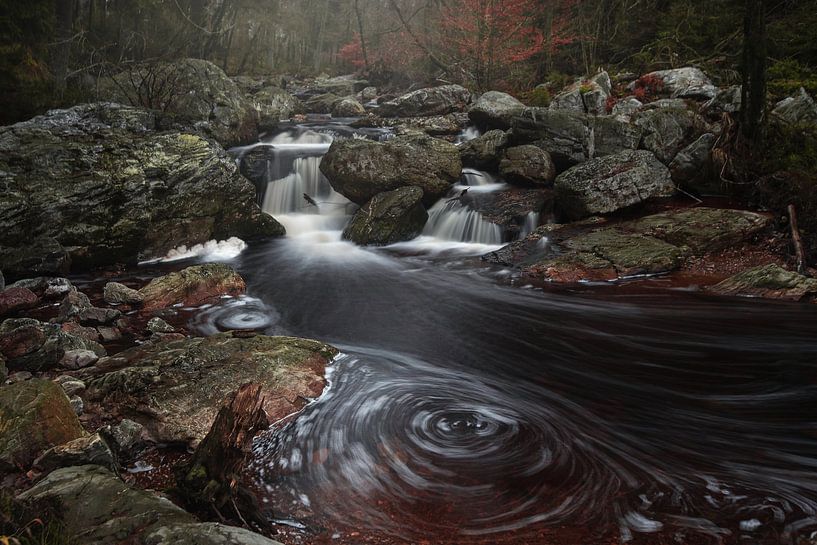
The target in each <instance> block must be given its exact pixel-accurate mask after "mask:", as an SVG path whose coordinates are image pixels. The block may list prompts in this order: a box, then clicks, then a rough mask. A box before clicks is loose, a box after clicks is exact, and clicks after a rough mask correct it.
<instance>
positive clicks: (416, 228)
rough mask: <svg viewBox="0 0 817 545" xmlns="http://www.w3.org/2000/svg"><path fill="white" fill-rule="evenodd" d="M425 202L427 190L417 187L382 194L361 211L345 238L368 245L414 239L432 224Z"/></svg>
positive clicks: (349, 226)
mask: <svg viewBox="0 0 817 545" xmlns="http://www.w3.org/2000/svg"><path fill="white" fill-rule="evenodd" d="M422 200H423V190H422V189H420V188H419V187H416V186H411V187H401V188H399V189H395V190H394V191H387V192H385V193H378V194H377V195H375V196H374V197H373V198H372V200H370V201H369V202H367V203H366V204H365V205H363V207H362V208H361V209H360V210H358V211H357V213H356V214H355V215H354V217H353V218H352V220H351V221H350V222H349V225H347V226H346V229H344V231H343V238H345V239H347V240H351V241H353V242H355V243H356V244H361V245H364V246H365V245H384V244H393V243H395V242H402V241H404V240H411V239H412V238H414V237H416V236H417V235H419V234H420V233H421V232H422V231H423V227H424V226H425V224H426V222H427V221H428V212H426V209H425V207H424V206H423V203H422Z"/></svg>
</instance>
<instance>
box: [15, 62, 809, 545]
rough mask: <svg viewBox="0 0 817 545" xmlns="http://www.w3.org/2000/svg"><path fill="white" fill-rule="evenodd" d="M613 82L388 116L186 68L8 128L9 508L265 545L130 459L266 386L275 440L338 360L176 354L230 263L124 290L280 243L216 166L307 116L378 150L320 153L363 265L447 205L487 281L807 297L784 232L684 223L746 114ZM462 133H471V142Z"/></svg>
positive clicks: (725, 209)
mask: <svg viewBox="0 0 817 545" xmlns="http://www.w3.org/2000/svg"><path fill="white" fill-rule="evenodd" d="M156 78H159V79H163V80H166V81H172V82H176V83H178V85H179V86H180V87H179V89H180V90H179V93H178V94H176V93H174V94H173V95H172V96H171V95H168V96H164V97H163V96H157V97H154V98H156V99H157V100H158V102H151V103H150V104H144V103H142V104H134V102H138V101H136V98H139V97H134V95H133V94H132V93H133V91H134V89H132V88H131V87H130V86H132V85H136V86H137V89H141V88H142V87H140V84H139V82H140V81H155V79H156ZM614 80H615V78H610V76H609V75H608V74H606V73H604V72H601V73H599V74H597V75H595V76H593V77H591V78H588V79H585V80H582V81H579V82H576V84H573V85H570V86H569V87H568V88H566V89H565V90H564V91H563V92H562V93H560V94H558V95H557V96H556V97H555V98H554V100H553V101H552V103H551V104H550V106H549V107H541V106H538V107H531V106H527V105H525V104H523V103H522V102H520V101H519V100H517V99H515V98H514V97H512V96H510V95H507V94H505V93H500V92H497V91H490V92H487V93H484V94H482V95H481V96H473V95H472V94H471V92H470V91H469V90H467V89H465V88H463V87H460V86H458V85H444V86H439V87H431V88H425V89H420V90H415V91H412V92H410V93H406V94H403V95H385V94H381V93H380V92H379V91H378V90H377V89H375V88H373V87H371V86H369V85H368V83H367V82H365V81H362V80H358V79H356V78H352V77H341V78H320V79H317V80H312V81H286V80H283V81H273V80H256V79H250V78H234V79H232V80H231V79H229V78H227V76H226V75H224V74H223V72H221V71H220V70H219V69H218V68H217V67H215V66H213V65H211V64H209V63H205V62H204V61H195V60H189V61H182V62H180V63H170V64H160V65H157V66H154V67H150V68H147V67H139V68H135V69H134V70H132V71H131V73H129V74H122V75H120V76H115V77H113V78H111V79H110V80H106V81H105V82H101V83H102V84H101V85H100V94H101V96H100V100H104V101H101V102H97V103H93V104H82V105H78V106H75V107H73V108H69V109H66V110H56V111H52V112H49V113H47V114H46V115H43V116H39V117H36V118H34V119H32V120H30V121H26V122H23V123H18V124H16V125H12V126H8V127H2V128H0V188H2V189H3V191H2V193H0V271H2V272H0V378H1V379H2V382H3V383H4V384H3V385H2V386H0V429H2V430H3V435H2V438H0V466H1V467H2V470H3V475H4V477H3V485H4V487H5V488H6V489H7V490H11V492H8V495H9V498H11V497H12V496H14V499H9V502H10V505H13V506H15V507H14V509H18V507H19V509H21V511H19V512H30V510H31V509H32V506H38V505H44V504H45V503H48V504H49V505H52V506H54V505H56V508H55V509H54V510H53V511H51V510H49V511H47V513H50V514H52V515H53V517H52V518H53V519H54V524H56V525H58V526H59V528H60V529H61V530H60V531H63V532H65V534H66V535H68V536H70V537H72V538H74V539H78V540H81V541H82V542H89V543H100V544H102V543H110V542H111V540H113V539H124V538H127V539H129V540H130V541H133V542H134V543H144V544H146V545H147V544H153V543H171V542H172V543H213V544H216V543H225V544H226V543H246V544H265V543H274V542H271V541H269V540H268V539H267V538H264V537H262V536H260V535H257V534H253V533H251V532H249V531H247V530H244V529H238V528H235V527H231V526H225V525H223V524H220V523H216V522H200V521H199V520H197V519H196V518H195V517H194V516H193V515H192V514H190V513H187V512H185V511H184V510H183V509H181V508H180V507H178V506H176V505H174V504H173V503H171V502H170V501H168V499H167V498H165V497H164V496H162V495H159V494H157V493H154V492H150V491H146V490H139V489H138V487H135V486H132V483H134V482H137V483H141V484H142V485H146V486H152V487H167V486H172V484H173V476H172V474H171V473H170V472H169V471H168V467H169V466H170V463H165V465H164V467H162V468H161V469H162V470H164V471H165V473H164V474H163V475H161V476H160V477H159V478H156V479H154V480H150V479H145V480H141V481H140V478H139V474H140V473H141V472H142V469H144V467H145V466H144V464H145V463H147V462H145V460H151V459H153V460H156V459H159V458H161V457H163V456H164V454H157V453H161V452H165V451H163V450H160V449H159V447H160V446H161V447H163V448H164V447H167V446H173V447H177V448H176V450H174V451H172V452H174V453H175V454H174V455H169V454H168V457H169V458H171V459H173V460H174V461H178V459H177V458H173V456H179V457H181V458H184V457H185V456H186V454H185V453H186V449H187V448H188V447H190V448H192V447H195V446H196V445H197V444H198V443H199V442H201V441H202V439H203V438H204V437H205V436H206V434H207V433H208V431H209V430H210V429H211V426H212V424H213V421H214V420H215V418H216V414H217V413H218V412H219V410H220V408H222V407H223V406H224V404H225V402H226V401H228V400H229V399H231V395H232V394H233V392H235V391H236V389H237V388H238V387H239V386H241V385H242V384H246V383H252V384H255V385H258V386H260V391H261V395H262V397H263V402H262V403H261V405H262V408H263V410H264V412H265V413H266V417H267V418H268V420H269V421H270V422H278V421H281V420H282V419H285V418H286V417H288V416H289V415H292V414H295V413H297V412H298V411H299V410H300V409H302V408H303V407H304V405H305V404H306V403H307V402H308V400H310V399H314V398H316V397H318V396H319V395H320V394H321V392H322V391H323V388H324V386H325V376H324V370H325V367H326V366H327V365H328V364H329V363H330V362H331V361H332V359H333V358H334V357H335V356H336V355H337V353H338V352H337V350H336V349H334V348H333V347H331V346H329V345H326V344H323V343H322V342H320V341H314V340H306V339H297V338H292V337H269V336H265V335H260V334H256V333H255V332H254V331H232V332H224V333H219V334H215V335H212V336H209V337H193V336H190V335H189V334H187V332H186V331H184V329H183V325H184V324H183V323H180V322H175V321H174V318H173V317H174V313H175V311H174V310H173V309H175V308H178V307H198V306H200V305H205V304H210V303H212V302H214V301H215V300H217V299H218V298H222V297H236V296H239V295H241V294H242V293H243V292H244V290H245V289H246V285H245V282H244V279H243V278H241V276H240V275H239V274H238V273H236V272H235V271H234V270H232V269H231V268H230V267H228V266H226V265H223V264H205V265H198V266H194V267H189V268H185V269H183V270H177V271H173V272H171V273H170V274H166V275H163V276H160V277H157V278H153V279H152V280H150V281H149V282H148V281H147V280H146V279H144V278H143V279H140V280H138V281H134V280H133V279H130V278H129V279H124V278H120V277H119V276H118V273H121V272H122V271H124V270H128V268H129V267H133V266H135V265H137V264H138V263H139V262H143V261H147V260H155V259H159V258H162V257H163V256H165V255H166V254H167V253H168V252H170V251H172V250H173V249H175V248H177V247H179V246H182V245H185V246H187V247H190V246H193V245H196V244H204V243H206V242H208V241H211V240H223V239H227V238H229V237H239V238H241V239H244V240H251V239H263V238H269V237H280V236H283V235H284V234H285V230H284V228H283V226H282V225H281V224H280V223H278V221H276V220H275V219H274V218H273V217H271V216H269V215H267V214H265V213H263V212H262V211H261V209H260V208H259V206H258V204H257V202H258V195H257V194H256V191H255V190H254V187H253V185H254V184H255V186H256V187H263V186H264V184H266V183H267V181H268V180H266V178H265V176H266V172H265V170H264V169H265V168H266V166H265V165H266V164H267V158H266V156H265V155H264V149H263V147H258V148H254V149H253V150H252V151H251V152H249V153H246V152H236V153H237V157H236V158H235V159H236V160H233V158H232V157H231V156H230V155H228V153H227V152H226V151H225V149H224V148H223V147H222V146H233V145H236V144H239V143H241V144H245V143H249V142H253V141H255V140H256V139H257V138H258V135H259V132H261V131H272V130H275V129H276V128H277V127H278V126H279V125H280V124H281V123H286V122H288V123H293V122H297V120H298V119H304V118H303V117H299V116H302V115H304V113H305V112H308V113H310V114H320V115H323V116H334V117H342V118H346V117H355V118H356V119H355V120H354V121H353V122H351V124H352V125H353V126H356V127H390V128H391V129H392V131H393V133H394V134H393V135H392V138H390V139H388V140H386V141H374V140H367V139H361V138H351V137H349V138H345V137H343V136H342V135H338V136H337V137H336V138H335V139H334V141H333V143H332V145H331V147H330V148H329V150H328V152H327V153H326V155H325V156H324V157H323V159H322V161H321V163H320V170H321V171H322V172H323V174H324V175H325V176H326V177H327V178H328V180H329V182H330V184H331V186H332V187H333V188H334V189H335V190H336V191H337V192H338V193H340V194H342V195H343V196H345V197H346V198H348V199H349V200H350V201H351V202H352V203H355V204H356V205H357V206H359V209H358V210H357V212H356V213H355V214H354V216H353V218H352V219H351V221H350V223H349V224H348V225H347V226H346V228H345V230H344V231H343V237H344V238H345V239H347V240H351V241H353V242H354V243H356V244H359V245H361V246H383V245H389V244H393V243H396V242H401V241H406V240H409V239H413V238H414V237H416V236H417V235H418V234H420V233H422V232H423V229H424V227H425V225H426V223H427V222H428V221H429V212H430V210H431V209H432V208H433V207H434V206H435V205H437V204H438V203H440V202H443V203H447V204H450V206H451V207H455V208H457V209H462V210H469V211H474V212H477V213H478V216H479V218H480V219H481V220H483V221H485V222H487V223H489V224H491V225H494V226H497V228H498V229H499V230H500V231H501V232H502V233H503V237H504V238H503V240H504V242H507V244H506V245H505V246H504V247H503V248H501V249H499V250H496V251H493V252H491V253H489V254H487V255H485V256H483V257H482V260H483V262H484V263H486V264H489V265H491V266H496V267H497V268H506V269H508V270H510V271H512V274H513V275H515V276H516V277H518V278H519V279H520V280H521V282H522V283H534V284H544V283H560V284H571V283H577V282H607V281H616V282H619V281H626V280H632V279H634V278H643V277H648V276H656V275H672V274H676V275H677V277H678V278H681V279H683V278H686V277H685V276H684V275H690V276H694V277H695V279H696V280H695V283H696V284H703V285H706V286H708V288H707V289H709V290H710V291H711V292H712V293H715V294H723V295H730V296H734V295H747V296H759V297H771V298H782V299H787V300H794V301H815V300H817V299H816V298H817V282H815V281H814V280H813V279H811V278H809V277H807V276H806V275H803V274H798V273H797V272H794V271H795V269H796V268H797V263H796V261H795V259H794V258H793V253H792V252H791V251H790V249H789V230H788V228H789V226H788V225H785V226H783V227H784V228H782V229H781V226H780V224H779V220H780V218H779V214H776V212H777V211H775V210H749V209H747V208H748V207H747V206H745V205H736V204H730V206H716V205H715V204H714V203H717V202H725V201H724V200H723V199H721V200H717V199H716V200H712V199H709V200H707V202H706V203H704V202H703V201H702V199H704V198H707V199H708V198H709V195H711V194H712V193H724V192H723V191H721V189H722V184H721V182H722V180H721V179H720V178H719V177H718V174H717V173H718V161H719V160H721V155H720V154H719V153H720V148H719V147H718V146H719V142H720V141H721V138H722V137H723V135H724V131H725V130H726V127H725V119H726V118H723V117H721V116H722V115H723V114H724V113H729V112H734V111H735V109H736V108H737V107H738V105H737V104H736V100H738V99H739V97H740V93H735V92H734V89H718V88H717V87H716V86H715V85H714V84H712V82H711V81H709V79H708V78H707V76H706V75H705V74H703V73H702V72H701V71H700V70H697V69H692V68H685V69H679V70H670V71H663V72H656V73H653V74H647V75H645V76H643V77H641V78H637V79H636V78H633V79H632V81H630V82H627V81H614ZM284 86H286V87H287V89H286V90H285V89H284V88H283V87H284ZM616 89H618V90H617V91H616ZM627 89H629V90H627ZM645 89H647V91H649V92H646V91H645ZM622 94H623V95H624V96H621V95H622ZM159 99H162V100H163V101H162V100H159ZM109 101H118V102H109ZM772 116H773V118H774V120H775V121H774V122H775V123H784V124H789V125H798V124H801V123H813V122H814V120H815V119H817V109H816V108H815V106H814V102H813V100H812V99H811V97H809V96H808V95H807V94H805V92H803V93H801V94H799V95H797V96H795V97H792V98H791V99H788V100H786V101H784V102H783V103H781V104H779V105H778V106H777V108H775V109H774V111H773V112H772ZM286 120H288V121H286ZM469 125H471V126H472V131H471V133H472V134H471V136H476V137H475V138H471V139H465V137H464V136H463V135H462V133H463V131H464V130H465V129H466V128H467V127H468V126H469ZM477 129H478V132H479V133H480V134H479V135H478V136H477V135H476V134H475V133H476V132H477ZM458 139H459V140H463V141H460V142H458V143H457V140H458ZM256 150H258V151H256ZM467 169H480V170H481V171H485V172H484V173H483V174H484V175H487V176H490V177H491V178H492V179H494V177H495V180H496V181H498V182H501V183H503V184H505V185H502V186H501V187H499V188H498V189H496V190H495V191H490V192H478V191H474V190H473V188H471V187H470V186H464V185H462V184H461V182H462V181H463V177H464V175H465V174H468V171H467ZM472 174H473V173H472ZM496 185H498V186H499V185H500V184H499V183H497V184H496ZM530 218H538V220H537V221H536V223H535V224H534V225H529V222H530ZM807 234H808V235H809V236H813V235H812V234H811V233H807ZM744 269H745V270H744ZM89 271H90V272H91V274H94V275H102V274H105V275H109V276H111V277H113V278H114V280H123V282H117V281H112V282H107V283H106V284H105V285H104V288H102V289H101V290H97V291H96V292H90V291H88V292H86V293H83V291H81V290H80V289H78V287H77V286H76V285H75V283H72V281H71V280H69V279H68V278H66V276H69V277H71V278H75V277H74V276H71V275H72V274H76V273H80V272H84V273H88V272H89ZM99 271H104V273H103V272H99ZM801 272H805V273H808V272H811V273H814V272H815V271H814V270H810V269H808V268H807V267H801ZM178 447H181V448H178ZM167 452H170V451H167ZM136 462H139V464H141V465H138V464H136ZM121 477H126V479H125V480H123V479H122V478H121ZM126 481H127V482H126ZM128 483H130V484H128ZM174 499H176V500H177V501H178V499H177V498H174ZM45 512H46V511H44V513H45ZM148 513H150V516H148V515H147V514H148ZM232 522H235V521H232Z"/></svg>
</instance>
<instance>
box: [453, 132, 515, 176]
mask: <svg viewBox="0 0 817 545" xmlns="http://www.w3.org/2000/svg"><path fill="white" fill-rule="evenodd" d="M508 144H509V141H508V133H506V132H505V131H501V130H499V129H495V130H492V131H488V132H486V133H485V134H483V135H480V136H477V137H476V138H474V139H473V140H469V141H468V142H466V143H465V144H462V145H461V146H460V158H461V159H462V164H463V166H465V167H472V168H477V169H480V170H490V171H494V172H496V171H498V170H499V161H500V160H501V159H502V154H503V151H504V150H505V148H507V147H508Z"/></svg>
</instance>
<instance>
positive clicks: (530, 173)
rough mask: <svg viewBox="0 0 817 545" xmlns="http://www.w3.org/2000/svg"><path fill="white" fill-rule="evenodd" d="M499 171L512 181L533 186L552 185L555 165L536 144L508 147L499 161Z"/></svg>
mask: <svg viewBox="0 0 817 545" xmlns="http://www.w3.org/2000/svg"><path fill="white" fill-rule="evenodd" d="M499 173H500V174H501V175H502V177H503V178H504V179H505V180H506V181H508V182H510V183H512V184H521V185H533V186H543V187H546V186H552V185H553V180H555V179H556V166H555V165H554V164H553V160H552V159H551V158H550V154H549V153H548V152H546V151H545V150H543V149H541V148H538V147H536V146H531V145H525V146H515V147H513V148H508V149H506V150H505V153H504V155H503V157H502V160H501V161H500V163H499Z"/></svg>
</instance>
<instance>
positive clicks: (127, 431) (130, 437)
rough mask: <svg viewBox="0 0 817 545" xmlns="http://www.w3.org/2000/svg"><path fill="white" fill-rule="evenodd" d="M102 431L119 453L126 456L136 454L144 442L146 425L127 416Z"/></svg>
mask: <svg viewBox="0 0 817 545" xmlns="http://www.w3.org/2000/svg"><path fill="white" fill-rule="evenodd" d="M100 433H102V434H103V435H104V436H105V438H106V440H107V442H108V444H110V445H111V447H112V448H113V449H114V450H115V451H116V452H117V454H118V455H119V456H124V457H131V456H132V455H134V454H135V453H136V451H137V449H139V448H140V447H141V446H142V445H143V444H144V442H145V435H146V432H145V427H144V426H142V425H141V424H139V423H138V422H134V421H133V420H129V419H127V418H125V419H123V420H122V421H121V422H119V424H117V425H115V426H111V427H105V428H103V429H102V430H100Z"/></svg>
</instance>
